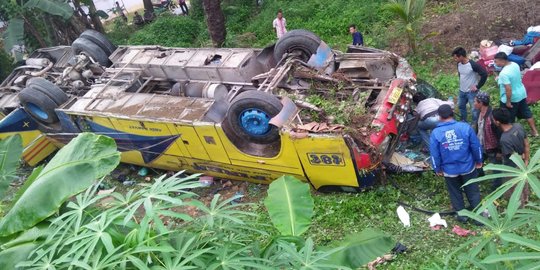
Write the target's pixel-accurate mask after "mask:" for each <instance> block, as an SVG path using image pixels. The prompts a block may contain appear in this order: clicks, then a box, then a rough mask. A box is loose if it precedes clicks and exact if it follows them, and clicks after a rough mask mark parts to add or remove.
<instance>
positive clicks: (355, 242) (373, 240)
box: [263, 175, 395, 269]
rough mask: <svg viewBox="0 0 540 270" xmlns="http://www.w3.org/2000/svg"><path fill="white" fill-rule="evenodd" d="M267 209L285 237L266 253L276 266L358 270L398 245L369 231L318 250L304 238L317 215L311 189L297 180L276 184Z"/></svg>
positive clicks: (282, 179) (270, 190)
mask: <svg viewBox="0 0 540 270" xmlns="http://www.w3.org/2000/svg"><path fill="white" fill-rule="evenodd" d="M264 205H265V206H266V208H267V210H268V213H269V215H270V219H271V220H272V223H273V224H274V226H275V228H276V229H277V230H278V231H279V232H280V233H281V235H278V236H277V237H275V238H274V239H272V240H271V241H270V244H269V245H268V246H267V247H266V248H265V250H264V252H263V254H264V255H263V256H264V258H265V259H269V260H270V261H273V262H274V263H275V265H274V266H279V267H287V265H290V264H291V263H293V265H297V267H293V269H356V268H358V267H361V266H362V265H364V264H366V263H368V262H370V261H372V260H373V259H375V258H377V257H378V256H381V255H384V254H385V253H386V252H389V251H390V249H392V247H394V245H395V243H394V242H393V241H392V239H391V238H390V237H389V236H387V235H385V234H384V233H382V232H379V231H376V230H373V229H370V228H368V229H366V230H364V231H362V232H360V233H359V234H357V235H350V236H347V237H345V239H346V240H344V241H338V242H335V243H333V244H331V245H330V246H328V247H323V248H321V249H319V250H315V249H314V247H313V241H312V240H311V239H310V238H308V239H307V240H304V239H303V238H301V237H300V236H301V235H302V234H304V233H306V231H308V230H309V226H310V225H311V222H312V218H313V215H314V202H313V198H312V197H311V190H310V186H309V184H308V183H305V182H302V181H300V180H298V179H296V178H295V177H293V176H288V175H285V176H282V177H280V178H278V179H277V180H275V181H274V182H272V183H271V184H270V187H269V188H268V196H267V197H266V199H265V200H264ZM294 262H296V264H294ZM300 266H301V267H300ZM307 266H309V267H307Z"/></svg>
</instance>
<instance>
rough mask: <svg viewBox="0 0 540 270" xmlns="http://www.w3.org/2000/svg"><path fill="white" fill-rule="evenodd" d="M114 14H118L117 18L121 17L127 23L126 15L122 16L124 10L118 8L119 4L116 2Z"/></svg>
mask: <svg viewBox="0 0 540 270" xmlns="http://www.w3.org/2000/svg"><path fill="white" fill-rule="evenodd" d="M116 12H117V13H118V16H121V17H122V19H123V20H124V21H125V22H127V21H128V19H127V17H126V14H124V9H123V8H122V7H121V6H120V3H118V1H116Z"/></svg>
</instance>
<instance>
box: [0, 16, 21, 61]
mask: <svg viewBox="0 0 540 270" xmlns="http://www.w3.org/2000/svg"><path fill="white" fill-rule="evenodd" d="M2 36H3V38H4V50H5V51H6V52H7V53H8V54H10V55H11V49H13V46H15V45H20V44H23V43H24V21H23V19H21V18H17V17H16V18H13V19H11V20H9V22H8V27H7V28H6V31H5V32H4V34H3V35H2Z"/></svg>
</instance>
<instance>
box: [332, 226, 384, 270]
mask: <svg viewBox="0 0 540 270" xmlns="http://www.w3.org/2000/svg"><path fill="white" fill-rule="evenodd" d="M344 239H346V240H345V241H343V242H340V243H338V244H337V246H341V247H344V249H342V250H339V251H338V252H336V253H335V254H334V255H333V256H332V260H331V262H332V263H333V264H336V265H343V266H347V267H350V268H353V269H356V268H358V267H360V266H362V265H364V264H366V263H368V262H370V261H373V260H374V259H376V258H377V257H380V256H382V255H384V254H386V253H388V252H389V251H390V250H391V249H392V248H393V247H394V245H395V242H394V241H393V240H392V238H391V237H389V236H387V235H385V234H384V233H382V232H379V231H376V230H374V229H371V228H368V229H365V230H363V231H362V232H360V233H359V234H357V235H350V236H347V237H345V238H344ZM333 246H335V245H333Z"/></svg>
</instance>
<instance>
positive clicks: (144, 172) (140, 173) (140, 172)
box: [137, 167, 148, 176]
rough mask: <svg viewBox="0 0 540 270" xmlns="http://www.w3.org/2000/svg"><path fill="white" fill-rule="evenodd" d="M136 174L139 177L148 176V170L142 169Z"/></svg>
mask: <svg viewBox="0 0 540 270" xmlns="http://www.w3.org/2000/svg"><path fill="white" fill-rule="evenodd" d="M137 174H138V175H139V176H147V175H148V168H146V167H142V168H141V169H140V170H139V172H138V173H137Z"/></svg>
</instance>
